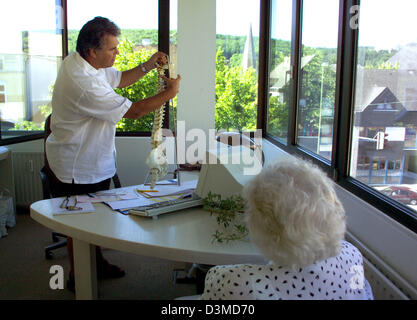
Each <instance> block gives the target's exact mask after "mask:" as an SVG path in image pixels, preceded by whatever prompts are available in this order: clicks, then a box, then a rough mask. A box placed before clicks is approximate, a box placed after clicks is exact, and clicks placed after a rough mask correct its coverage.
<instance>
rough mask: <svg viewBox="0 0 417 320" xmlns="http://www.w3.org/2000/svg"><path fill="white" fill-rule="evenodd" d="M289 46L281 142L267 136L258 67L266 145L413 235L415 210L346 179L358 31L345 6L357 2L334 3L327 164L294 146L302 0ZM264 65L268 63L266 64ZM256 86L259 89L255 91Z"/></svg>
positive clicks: (266, 23)
mask: <svg viewBox="0 0 417 320" xmlns="http://www.w3.org/2000/svg"><path fill="white" fill-rule="evenodd" d="M271 1H272V0H261V26H263V33H264V34H265V37H264V38H263V39H262V40H263V41H264V43H263V44H262V48H263V49H264V50H265V52H263V57H264V60H265V61H269V45H268V41H269V38H270V28H271V11H270V9H271ZM292 3H293V6H292V10H293V11H292V21H293V23H292V26H293V27H292V40H291V41H292V43H291V61H292V77H291V86H292V88H291V93H292V96H291V100H290V101H291V104H290V105H289V126H288V138H287V144H283V143H282V142H280V141H279V140H278V139H277V138H275V137H274V136H272V135H270V134H269V133H268V132H267V124H266V119H267V114H266V113H267V107H268V97H267V93H268V74H269V66H268V65H266V66H264V70H263V72H262V75H261V74H260V77H261V76H262V77H263V79H262V80H261V79H260V80H259V88H260V89H259V90H260V92H261V90H262V92H263V95H262V97H260V99H259V103H258V108H259V109H258V115H259V116H258V128H259V129H262V134H263V138H265V139H266V140H268V141H270V142H271V143H273V144H274V145H276V146H277V147H279V148H280V149H283V150H284V151H286V152H288V153H290V154H293V155H296V156H299V157H302V158H304V159H307V160H309V161H312V162H313V163H315V164H316V165H318V166H319V167H321V168H322V169H323V170H324V171H325V172H326V173H327V174H328V175H329V176H330V177H331V178H332V179H333V180H334V181H335V182H336V183H337V184H338V185H339V186H341V187H342V188H344V189H346V190H347V191H349V192H351V193H353V194H354V195H356V196H358V197H359V198H361V199H362V200H364V201H366V202H368V203H369V204H370V205H372V206H374V207H375V208H377V209H379V210H380V211H382V212H383V213H385V214H387V215H388V216H389V217H391V218H392V219H394V220H396V221H397V222H399V223H401V224H402V225H404V226H405V227H407V228H409V229H410V230H412V231H413V232H415V233H417V218H416V217H415V212H414V211H413V210H412V209H410V208H408V207H407V206H406V205H404V204H401V203H399V202H397V201H395V200H393V199H391V198H389V197H388V196H385V195H383V194H382V193H379V192H378V191H376V190H374V189H373V188H371V187H369V186H367V185H365V184H363V183H361V182H359V181H358V180H356V179H354V178H352V177H350V176H349V165H350V148H351V139H352V128H351V126H352V124H353V110H354V97H355V84H356V62H357V60H356V58H357V52H358V35H359V30H358V28H356V29H355V28H351V27H350V21H351V18H352V13H350V8H351V7H352V6H355V5H359V6H360V0H345V1H344V0H339V27H338V28H339V30H338V47H337V61H338V63H337V69H336V87H335V90H336V92H335V110H334V120H333V132H334V134H333V142H332V158H331V159H332V160H331V161H329V160H327V159H324V158H322V157H320V156H319V155H317V154H315V153H313V152H311V151H309V150H307V149H304V148H303V147H301V146H299V145H297V144H296V119H297V118H296V117H297V94H298V91H299V86H300V83H299V81H300V80H299V75H298V70H299V65H300V61H301V60H300V59H301V54H300V53H301V51H300V49H301V36H300V34H301V30H302V14H303V12H302V8H303V0H293V1H292ZM266 64H268V63H266ZM261 86H262V87H261Z"/></svg>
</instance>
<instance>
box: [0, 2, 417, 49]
mask: <svg viewBox="0 0 417 320" xmlns="http://www.w3.org/2000/svg"><path fill="white" fill-rule="evenodd" d="M177 1H182V0H171V2H172V8H174V7H176V4H177ZM206 1H216V6H217V22H216V28H217V33H221V34H232V35H246V34H247V32H248V29H249V24H250V23H251V24H252V32H253V35H254V36H256V35H258V34H259V0H206ZM157 2H158V1H157V0H135V1H132V0H117V1H114V0H68V17H69V20H68V27H69V28H70V29H80V28H81V26H82V25H83V24H84V23H85V22H87V21H88V20H90V19H92V18H94V17H95V16H98V15H102V16H105V17H108V18H110V19H111V20H113V21H114V22H115V23H116V24H117V25H118V26H119V27H121V28H151V29H156V28H157V18H156V17H157ZM273 3H274V4H273V16H274V19H273V21H275V24H274V25H273V27H272V36H273V37H278V38H280V39H284V40H289V39H290V35H291V31H290V30H291V7H290V4H291V3H292V0H273ZM338 3H339V1H338V0H304V29H303V34H302V37H303V43H304V44H306V45H308V46H323V47H335V46H336V44H337V27H338V21H337V15H336V14H337V12H338ZM22 8H24V10H22ZM416 12H417V1H415V0H396V1H392V0H366V1H362V4H361V13H360V18H361V19H360V33H359V34H360V39H359V42H360V45H367V46H374V47H376V48H377V49H381V48H384V49H390V48H397V47H398V45H404V44H406V43H409V42H417V33H416V32H415V30H417V19H416V18H415V13H416ZM54 16H55V0H37V1H33V0H20V1H7V4H6V7H4V6H2V10H1V11H0V37H1V36H2V33H3V34H4V33H7V32H8V31H10V30H11V29H14V30H27V29H28V28H29V26H30V28H31V29H32V30H33V29H37V30H41V29H54V28H55V23H56V21H55V19H52V18H51V17H54ZM17 17H19V18H17ZM171 28H172V29H176V10H173V12H172V14H171Z"/></svg>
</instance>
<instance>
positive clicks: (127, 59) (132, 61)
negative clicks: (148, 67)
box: [114, 38, 158, 132]
mask: <svg viewBox="0 0 417 320" xmlns="http://www.w3.org/2000/svg"><path fill="white" fill-rule="evenodd" d="M134 48H135V46H134V44H133V42H131V41H129V40H127V39H126V38H123V39H122V41H121V42H120V43H119V47H118V50H119V52H120V54H119V55H118V56H117V58H116V61H115V63H114V67H115V68H116V69H117V70H119V71H125V70H129V69H132V68H135V67H136V66H137V65H139V64H140V63H142V62H145V61H147V60H148V59H149V58H150V57H151V55H152V54H153V53H155V52H156V51H155V50H153V51H152V50H146V49H141V50H139V51H135V50H134ZM157 88H158V74H157V72H156V70H152V71H151V72H149V73H148V74H147V75H146V76H144V77H143V78H142V79H140V80H139V81H137V82H136V83H134V84H132V85H130V86H128V87H126V88H121V89H115V91H116V92H117V93H118V94H120V95H121V96H123V97H126V98H128V99H129V100H131V101H132V102H136V101H138V100H142V99H145V98H147V97H150V96H153V95H155V94H156V91H157ZM152 126H153V113H150V114H147V115H146V116H144V117H142V118H140V119H125V118H123V119H122V120H120V121H119V123H118V124H117V125H116V129H117V131H119V132H129V131H145V132H149V131H151V130H152Z"/></svg>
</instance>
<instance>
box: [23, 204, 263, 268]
mask: <svg viewBox="0 0 417 320" xmlns="http://www.w3.org/2000/svg"><path fill="white" fill-rule="evenodd" d="M94 207H95V211H94V212H90V213H78V214H70V215H53V207H52V200H41V201H37V202H35V203H33V204H32V205H31V207H30V214H31V217H32V218H33V219H34V220H36V221H37V222H39V223H40V224H42V225H44V226H46V227H48V228H50V229H52V230H54V231H57V232H60V233H63V234H66V235H68V236H70V237H72V238H75V239H78V240H82V241H85V242H88V243H91V244H94V245H98V246H102V247H104V248H110V249H115V250H119V251H124V252H131V253H135V254H139V255H145V256H152V257H157V258H162V259H167V260H173V261H184V262H191V263H200V264H211V265H219V264H239V263H265V262H266V261H265V258H264V257H263V256H262V254H261V253H260V252H259V251H258V249H257V248H256V247H255V246H254V244H253V243H252V242H251V241H250V240H234V241H229V242H227V243H218V242H216V241H213V234H214V233H215V231H216V230H217V229H218V228H219V227H218V225H217V222H216V218H215V217H214V216H211V215H210V213H209V212H207V211H204V210H202V209H201V208H190V209H186V210H181V211H176V212H171V213H166V214H162V215H159V216H158V219H152V218H149V217H141V216H136V215H123V214H121V213H119V212H117V211H113V210H112V209H110V208H109V207H108V206H106V205H105V204H103V203H95V204H94Z"/></svg>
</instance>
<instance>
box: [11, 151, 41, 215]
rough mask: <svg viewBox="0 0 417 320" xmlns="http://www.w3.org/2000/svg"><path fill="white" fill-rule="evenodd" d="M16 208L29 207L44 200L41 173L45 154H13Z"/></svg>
mask: <svg viewBox="0 0 417 320" xmlns="http://www.w3.org/2000/svg"><path fill="white" fill-rule="evenodd" d="M12 159H13V174H14V182H15V193H16V207H18V206H19V207H29V206H30V205H31V204H32V203H33V202H36V201H38V200H41V199H43V193H42V183H41V178H40V175H39V171H40V170H41V169H42V167H43V165H44V154H43V152H12Z"/></svg>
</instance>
